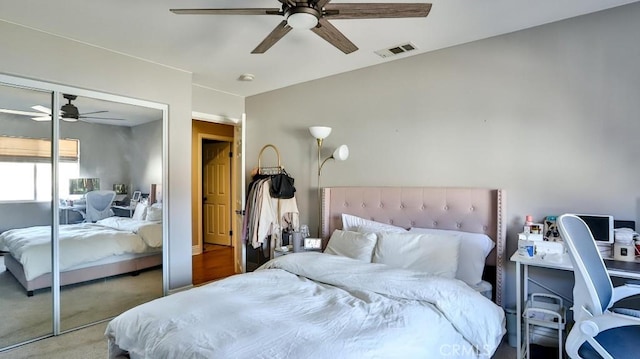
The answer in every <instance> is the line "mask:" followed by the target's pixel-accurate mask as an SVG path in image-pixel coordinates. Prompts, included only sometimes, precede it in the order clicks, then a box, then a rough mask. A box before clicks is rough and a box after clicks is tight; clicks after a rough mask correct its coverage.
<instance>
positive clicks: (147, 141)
mask: <svg viewBox="0 0 640 359" xmlns="http://www.w3.org/2000/svg"><path fill="white" fill-rule="evenodd" d="M131 135H132V138H133V141H132V142H131V143H130V144H129V146H128V149H129V154H128V156H130V157H131V162H130V163H129V165H130V166H131V167H130V173H131V181H130V183H131V187H130V188H131V191H129V192H130V193H133V191H136V190H137V191H141V192H142V193H149V189H150V188H151V184H154V183H155V184H162V121H154V122H149V123H146V124H144V125H140V126H135V127H132V128H131ZM127 183H129V182H127Z"/></svg>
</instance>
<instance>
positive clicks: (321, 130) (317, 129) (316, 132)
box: [309, 126, 331, 140]
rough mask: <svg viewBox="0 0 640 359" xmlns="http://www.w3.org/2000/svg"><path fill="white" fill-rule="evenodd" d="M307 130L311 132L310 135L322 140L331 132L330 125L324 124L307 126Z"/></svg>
mask: <svg viewBox="0 0 640 359" xmlns="http://www.w3.org/2000/svg"><path fill="white" fill-rule="evenodd" d="M309 132H311V136H313V137H315V138H316V139H319V140H322V139H325V138H327V137H329V135H330V134H331V127H326V126H311V127H309Z"/></svg>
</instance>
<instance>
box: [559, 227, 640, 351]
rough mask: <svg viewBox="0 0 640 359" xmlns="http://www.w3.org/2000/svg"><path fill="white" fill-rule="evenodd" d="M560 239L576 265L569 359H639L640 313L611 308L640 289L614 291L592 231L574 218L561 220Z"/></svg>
mask: <svg viewBox="0 0 640 359" xmlns="http://www.w3.org/2000/svg"><path fill="white" fill-rule="evenodd" d="M557 223H558V228H559V229H560V236H561V237H562V239H563V240H564V243H565V244H566V246H567V249H568V251H569V256H570V257H571V262H572V263H573V269H574V275H575V285H574V287H573V302H574V304H573V307H572V308H571V310H572V311H573V319H574V321H575V324H574V326H573V328H572V329H571V331H570V332H569V335H568V336H567V341H566V345H565V348H566V351H567V354H568V355H569V357H571V358H573V359H575V358H583V359H591V358H604V359H624V358H638V357H639V356H640V311H637V310H633V309H625V308H612V306H613V304H614V303H616V302H618V301H619V300H621V299H624V298H627V297H630V296H633V295H637V294H640V286H639V285H633V284H625V285H622V286H619V287H615V288H614V287H613V284H612V283H611V278H609V273H607V268H606V267H605V265H604V261H603V260H602V257H601V256H600V252H599V251H598V248H597V246H596V243H595V241H594V240H593V235H592V234H591V231H590V230H589V227H587V225H586V224H585V223H584V221H583V220H582V219H580V218H579V217H577V216H575V215H573V214H564V215H562V216H560V217H558V222H557Z"/></svg>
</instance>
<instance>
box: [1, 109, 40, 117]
mask: <svg viewBox="0 0 640 359" xmlns="http://www.w3.org/2000/svg"><path fill="white" fill-rule="evenodd" d="M0 113H8V114H10V115H20V116H35V117H40V116H42V112H29V111H18V110H9V109H6V108H0Z"/></svg>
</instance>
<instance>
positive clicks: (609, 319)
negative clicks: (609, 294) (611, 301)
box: [579, 312, 640, 337]
mask: <svg viewBox="0 0 640 359" xmlns="http://www.w3.org/2000/svg"><path fill="white" fill-rule="evenodd" d="M579 325H580V331H581V332H583V333H584V334H586V335H588V336H593V337H595V336H596V335H598V333H601V332H603V331H605V330H608V329H611V328H618V327H624V326H628V325H640V318H636V317H631V316H628V315H624V314H617V313H611V312H606V313H604V314H602V315H598V316H594V317H592V318H591V319H587V320H585V321H583V322H582V323H580V324H579Z"/></svg>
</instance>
